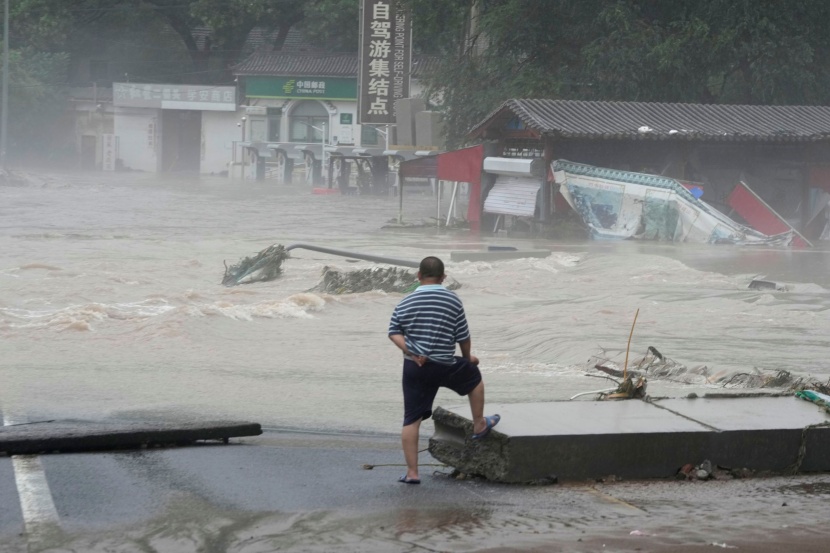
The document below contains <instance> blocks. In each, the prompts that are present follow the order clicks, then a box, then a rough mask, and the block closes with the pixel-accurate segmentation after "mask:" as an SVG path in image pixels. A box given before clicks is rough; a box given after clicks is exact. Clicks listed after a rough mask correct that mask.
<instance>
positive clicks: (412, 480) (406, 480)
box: [398, 474, 421, 484]
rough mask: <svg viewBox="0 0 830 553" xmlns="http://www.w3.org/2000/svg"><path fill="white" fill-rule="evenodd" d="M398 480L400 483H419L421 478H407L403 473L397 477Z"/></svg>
mask: <svg viewBox="0 0 830 553" xmlns="http://www.w3.org/2000/svg"><path fill="white" fill-rule="evenodd" d="M398 482H400V483H401V484H420V483H421V480H420V479H419V478H407V477H406V475H405V474H404V475H403V476H401V477H400V478H398Z"/></svg>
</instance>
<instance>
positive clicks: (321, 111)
mask: <svg viewBox="0 0 830 553" xmlns="http://www.w3.org/2000/svg"><path fill="white" fill-rule="evenodd" d="M328 122H329V114H328V112H327V111H326V108H324V107H323V106H322V105H321V104H320V102H315V101H310V100H307V101H303V102H300V104H299V105H298V106H297V107H296V108H294V110H292V112H291V116H290V117H289V137H290V140H291V142H322V140H323V132H322V131H323V129H324V128H326V127H327V126H328ZM315 127H316V128H315ZM326 134H328V129H327V128H326Z"/></svg>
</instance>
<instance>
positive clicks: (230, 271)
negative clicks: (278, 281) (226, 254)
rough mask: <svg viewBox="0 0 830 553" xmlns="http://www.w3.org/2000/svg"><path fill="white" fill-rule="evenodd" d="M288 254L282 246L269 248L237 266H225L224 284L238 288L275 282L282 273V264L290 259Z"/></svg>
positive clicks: (275, 245) (247, 258) (276, 245)
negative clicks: (245, 285) (255, 283)
mask: <svg viewBox="0 0 830 553" xmlns="http://www.w3.org/2000/svg"><path fill="white" fill-rule="evenodd" d="M288 257H289V255H288V252H287V251H285V247H283V246H282V244H274V245H273V246H269V247H267V248H265V249H264V250H262V251H261V252H259V253H258V254H256V255H255V256H252V257H246V258H245V259H243V260H241V261H240V262H239V263H237V264H236V265H232V266H230V267H228V265H227V263H226V264H225V276H224V277H223V278H222V284H224V285H225V286H236V285H237V284H251V283H252V282H264V281H266V280H274V279H275V278H277V277H278V276H280V274H281V273H282V262H283V261H285V260H286V259H288Z"/></svg>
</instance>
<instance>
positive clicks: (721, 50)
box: [412, 0, 830, 144]
mask: <svg viewBox="0 0 830 553" xmlns="http://www.w3.org/2000/svg"><path fill="white" fill-rule="evenodd" d="M412 1H413V2H416V3H417V1H418V0H412ZM476 7H477V9H478V10H479V13H478V17H473V18H472V19H473V25H471V26H470V29H469V30H468V32H466V33H464V32H459V33H457V34H456V36H457V37H458V38H457V41H458V54H457V55H456V56H453V57H448V58H446V59H445V60H444V63H443V64H442V67H441V68H440V69H439V71H438V72H437V73H436V74H435V75H433V77H432V78H431V79H430V85H431V89H432V90H433V91H435V92H437V91H439V90H443V91H444V94H443V98H444V109H445V110H446V115H447V119H448V123H449V125H448V132H449V139H450V142H451V143H454V144H458V143H460V142H461V141H463V138H464V135H465V133H466V131H467V130H468V129H469V128H471V127H472V126H474V125H475V124H476V123H478V122H480V121H481V120H482V119H483V117H485V116H486V115H487V114H488V113H489V112H490V111H491V110H492V109H494V108H496V107H498V105H499V104H500V103H501V102H503V101H504V100H506V99H508V98H511V97H517V98H530V97H536V98H566V99H592V100H616V101H651V102H704V103H715V102H717V103H744V104H758V103H765V104H822V103H828V101H829V100H830V86H829V85H830V66H827V65H826V64H825V63H824V60H826V59H827V56H828V54H830V49H829V48H830V46H829V45H828V44H829V43H828V40H829V39H828V35H827V33H826V31H825V29H824V25H825V22H826V21H827V20H828V15H830V3H828V2H826V1H824V0H794V1H791V2H786V3H784V2H778V1H775V0H696V1H694V2H688V1H686V0H542V1H534V0H479V1H478V2H477V4H476Z"/></svg>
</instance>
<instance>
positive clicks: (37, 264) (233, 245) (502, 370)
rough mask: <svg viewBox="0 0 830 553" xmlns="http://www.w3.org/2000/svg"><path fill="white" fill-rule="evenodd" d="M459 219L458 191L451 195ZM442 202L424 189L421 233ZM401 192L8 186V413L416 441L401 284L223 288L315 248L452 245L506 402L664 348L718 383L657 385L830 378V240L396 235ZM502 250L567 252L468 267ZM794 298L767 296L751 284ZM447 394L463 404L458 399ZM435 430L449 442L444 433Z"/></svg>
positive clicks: (2, 305)
mask: <svg viewBox="0 0 830 553" xmlns="http://www.w3.org/2000/svg"><path fill="white" fill-rule="evenodd" d="M444 202H445V203H444V206H445V207H444V209H445V211H444V212H445V213H446V205H447V199H446V198H445V199H444ZM435 214H436V205H435V199H434V198H433V197H432V196H431V194H429V193H425V192H423V191H421V192H419V191H411V192H410V193H408V194H407V195H405V197H404V209H403V217H404V221H405V222H408V223H420V222H425V223H434V218H435V216H436V215H435ZM397 216H398V199H397V198H395V197H361V196H339V195H314V194H311V193H310V190H309V189H308V188H307V187H306V186H304V185H299V184H297V185H277V184H274V183H270V182H269V183H259V182H251V181H246V182H231V181H230V180H228V179H225V178H220V177H210V178H207V177H205V178H196V177H192V178H184V177H159V176H157V175H149V174H139V173H130V174H101V173H95V174H82V173H72V174H54V173H52V174H43V175H38V174H35V173H30V178H29V179H28V180H27V182H26V183H25V184H20V185H16V186H10V185H4V186H2V187H0V358H2V360H3V362H2V364H0V379H2V383H3V385H2V386H0V407H1V408H2V410H3V411H4V413H5V414H6V415H7V416H11V417H13V418H15V419H16V420H30V421H32V420H42V419H50V418H58V417H59V418H83V419H102V418H127V419H136V418H140V419H148V418H149V419H152V418H157V419H158V418H160V419H182V418H183V419H189V418H233V419H246V420H253V421H257V422H260V423H262V424H263V426H265V427H269V428H276V429H300V430H324V431H350V432H368V433H392V432H397V431H398V430H399V427H400V422H401V418H402V412H401V411H402V407H401V397H400V396H401V394H400V383H399V380H400V374H399V373H400V361H401V360H400V355H399V353H398V352H397V350H396V349H395V347H394V346H393V345H392V344H391V342H389V340H388V338H387V337H386V327H387V324H388V320H389V316H390V314H391V312H392V309H393V307H394V306H395V304H396V303H397V302H398V301H399V300H400V298H401V295H400V294H388V293H384V292H380V291H374V292H364V293H359V294H349V295H334V294H325V293H313V292H309V290H310V289H311V288H313V287H314V286H315V285H316V284H317V283H318V282H319V280H320V277H321V272H322V270H323V268H324V267H326V266H333V267H336V268H337V269H339V270H341V271H350V270H356V269H363V268H367V267H371V266H372V264H371V263H368V262H364V261H354V260H349V259H346V258H343V257H334V256H330V255H324V254H319V253H315V252H311V251H304V250H295V251H292V252H291V253H292V256H291V258H290V259H288V260H287V261H286V262H285V263H284V265H283V269H284V272H283V275H282V277H280V278H279V279H277V280H274V281H270V282H264V283H258V284H251V285H246V286H237V287H230V288H228V287H224V286H222V285H221V280H222V276H223V273H224V263H225V262H227V263H228V264H232V263H235V262H237V261H238V260H239V259H240V258H243V257H245V256H249V255H252V254H254V253H256V252H258V251H260V250H262V249H264V248H266V247H267V246H269V245H272V244H283V245H289V244H293V243H298V242H303V243H310V244H316V245H322V246H327V247H331V248H340V249H345V250H350V251H356V252H363V253H371V254H375V255H387V256H391V257H395V258H402V259H411V260H416V261H417V260H419V259H421V258H422V257H424V256H426V255H438V256H440V257H443V258H444V259H445V260H446V262H447V272H448V274H449V275H450V276H451V277H453V278H454V279H456V280H457V281H458V282H459V283H461V285H462V287H461V288H460V289H459V290H458V293H459V295H460V296H461V298H462V299H463V301H464V303H465V305H466V308H467V313H468V318H469V322H470V328H471V331H472V336H473V351H474V353H476V354H477V355H478V356H479V357H480V358H481V360H482V361H481V367H482V371H483V373H484V377H485V382H486V387H487V397H488V400H490V401H494V402H499V403H505V402H527V401H546V400H554V399H566V398H568V397H570V396H571V395H574V394H576V393H579V392H583V391H588V390H593V389H597V388H602V387H605V386H606V385H607V384H608V383H607V381H605V382H604V381H602V380H599V379H598V378H596V377H595V376H597V375H599V374H600V373H598V372H596V371H595V372H594V375H595V376H586V374H587V373H588V372H589V371H587V370H586V362H587V360H588V359H589V358H590V357H591V356H592V355H596V354H597V353H600V352H603V351H604V352H605V353H602V355H607V356H609V357H611V356H617V357H616V358H617V359H620V358H619V355H620V353H621V352H624V351H625V348H626V342H627V340H628V336H629V332H630V330H631V325H632V321H633V318H634V314H635V312H636V311H637V310H638V309H639V316H638V319H637V324H636V327H635V331H634V335H633V339H632V342H631V355H632V357H634V356H635V355H642V354H643V353H645V351H646V349H647V348H648V347H649V346H654V347H656V348H657V349H658V350H659V351H660V352H662V353H663V354H664V355H667V356H669V357H670V358H672V359H673V360H674V361H676V362H678V363H681V364H683V365H685V366H687V367H689V368H690V369H691V368H695V369H699V368H700V367H701V366H706V371H705V374H706V375H709V376H708V377H707V376H697V373H694V376H692V377H690V378H687V379H684V380H683V381H652V382H649V391H650V392H651V393H652V394H660V395H677V396H680V395H685V394H687V393H689V392H691V391H701V390H702V391H713V390H721V389H722V386H723V377H724V375H731V374H740V373H746V372H753V371H773V372H774V371H779V370H785V371H789V372H791V373H792V374H794V375H804V376H811V377H814V378H818V379H821V380H823V381H825V382H826V381H827V379H828V378H830V359H829V358H828V353H830V312H828V309H829V308H830V293H828V288H830V252H828V248H827V247H826V246H824V247H821V246H819V247H817V248H814V249H811V250H801V251H792V250H785V249H769V248H758V247H756V248H740V247H734V246H709V245H690V244H682V245H671V244H660V243H644V242H587V241H585V242H574V241H571V242H563V241H556V240H530V239H519V238H511V237H508V236H475V235H471V234H470V233H468V232H466V231H462V230H454V231H438V230H436V229H435V228H433V226H432V225H430V226H429V227H428V228H425V227H421V226H417V225H415V226H413V227H411V228H404V229H401V228H395V229H390V228H384V226H386V225H387V224H388V223H390V222H394V220H395V219H396V218H397ZM489 245H500V246H514V247H517V248H527V249H549V250H551V251H552V254H551V255H550V256H549V257H547V258H528V259H518V260H509V261H493V262H450V254H451V252H452V251H460V250H469V249H483V248H486V247H487V246H489ZM757 277H763V278H766V279H767V280H773V281H777V282H780V283H784V284H786V286H787V290H785V291H775V290H751V289H748V284H749V282H750V281H751V280H752V279H753V278H757ZM436 403H437V404H438V405H441V404H444V405H448V404H458V403H459V398H458V397H457V396H454V394H452V393H451V392H444V391H442V392H441V394H439V396H438V399H437V401H436ZM425 432H426V433H427V435H428V433H429V432H430V427H429V425H427V427H426V429H425Z"/></svg>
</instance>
